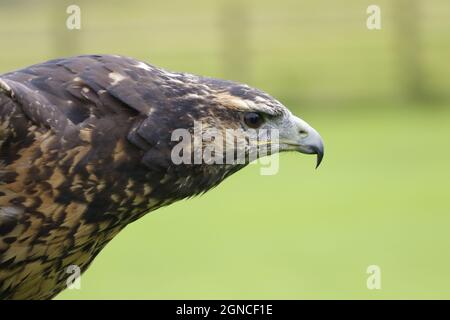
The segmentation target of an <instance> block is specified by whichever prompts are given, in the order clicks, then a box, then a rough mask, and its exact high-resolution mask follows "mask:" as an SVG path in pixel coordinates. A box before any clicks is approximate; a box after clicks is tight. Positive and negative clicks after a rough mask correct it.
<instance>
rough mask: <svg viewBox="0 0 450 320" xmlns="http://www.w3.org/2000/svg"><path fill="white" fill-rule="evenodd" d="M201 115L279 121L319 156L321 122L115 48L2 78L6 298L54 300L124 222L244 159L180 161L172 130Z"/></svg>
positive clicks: (257, 94) (1, 293)
mask: <svg viewBox="0 0 450 320" xmlns="http://www.w3.org/2000/svg"><path fill="white" fill-rule="evenodd" d="M195 121H200V122H201V123H203V124H205V127H214V128H218V130H219V131H223V130H228V129H234V130H241V131H244V132H245V131H246V130H250V129H259V130H261V129H264V128H271V129H277V130H278V132H279V140H278V142H277V143H278V145H277V147H278V149H277V150H278V151H280V152H281V151H299V152H302V153H306V154H317V158H318V163H320V161H321V159H322V156H323V144H322V139H321V137H320V135H319V134H318V132H317V131H316V130H314V129H313V128H312V127H311V126H309V125H308V124H307V123H306V122H305V121H303V120H301V119H300V118H297V117H296V116H294V115H293V114H292V113H291V112H290V111H289V110H288V109H287V108H286V107H284V106H283V105H282V104H281V103H280V102H278V101H277V100H275V99H274V98H272V97H271V96H269V95H268V94H266V93H264V92H262V91H260V90H257V89H254V88H251V87H249V86H247V85H244V84H239V83H236V82H232V81H225V80H218V79H212V78H207V77H201V76H195V75H191V74H187V73H176V72H169V71H166V70H163V69H161V68H158V67H155V66H152V65H149V64H147V63H144V62H141V61H137V60H135V59H132V58H128V57H122V56H115V55H85V56H78V57H72V58H63V59H56V60H51V61H48V62H44V63H40V64H36V65H33V66H30V67H28V68H25V69H21V70H18V71H14V72H10V73H6V74H3V75H0V299H50V298H52V297H54V296H55V295H56V294H58V293H59V292H60V291H62V290H63V289H64V288H65V287H66V279H67V277H68V276H69V274H68V273H67V272H66V271H67V268H68V267H69V266H72V265H76V266H78V267H79V268H80V270H81V271H84V270H86V268H88V266H89V265H90V263H91V262H92V261H93V259H94V258H95V256H96V255H97V254H98V253H99V252H100V251H101V250H102V249H103V248H104V246H105V245H106V244H107V243H108V242H109V241H110V240H111V239H112V238H113V237H114V236H115V235H117V234H118V233H119V232H120V231H121V230H122V229H123V228H124V227H126V226H127V225H128V224H129V223H131V222H133V221H135V220H137V219H139V218H140V217H142V216H143V215H145V214H146V213H148V212H150V211H154V210H156V209H158V208H160V207H162V206H166V205H169V204H171V203H173V202H175V201H178V200H180V199H185V198H189V197H192V196H195V195H198V194H201V193H204V192H206V191H207V190H209V189H211V188H212V187H214V186H216V185H218V184H219V183H220V182H221V181H223V180H224V179H225V178H226V177H228V176H230V175H231V174H232V173H234V172H236V171H238V170H239V169H241V168H243V167H244V166H245V165H246V164H247V163H248V162H244V163H242V162H241V163H237V162H233V163H229V162H223V163H219V162H217V163H214V164H206V163H203V162H202V163H200V164H196V163H181V164H179V163H177V164H176V163H174V161H172V158H171V150H172V149H173V147H174V144H175V143H176V141H173V139H171V133H172V132H174V130H176V129H179V128H184V129H186V130H192V128H193V123H194V122H195ZM246 141H247V140H246ZM211 143H213V142H211ZM244 150H247V151H245V152H248V150H249V149H248V148H244ZM217 153H218V155H219V156H222V155H221V154H220V152H217ZM216 156H217V155H216ZM223 157H225V155H223Z"/></svg>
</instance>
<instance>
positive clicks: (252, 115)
mask: <svg viewBox="0 0 450 320" xmlns="http://www.w3.org/2000/svg"><path fill="white" fill-rule="evenodd" d="M244 122H245V124H246V125H247V126H248V127H249V128H253V129H256V128H259V127H260V126H261V125H262V124H263V123H264V117H263V116H262V115H261V114H259V113H257V112H248V113H246V114H245V115H244Z"/></svg>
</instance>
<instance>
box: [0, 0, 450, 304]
mask: <svg viewBox="0 0 450 320" xmlns="http://www.w3.org/2000/svg"><path fill="white" fill-rule="evenodd" d="M70 4H77V5H79V6H80V7H81V19H82V22H81V23H82V25H81V30H79V31H77V30H72V31H70V30H67V28H66V27H65V23H66V18H67V16H68V15H67V14H66V12H65V11H66V8H67V6H68V5H70ZM371 4H377V5H379V6H380V7H381V14H382V29H381V30H379V31H376V30H373V31H370V30H368V29H367V27H366V19H367V17H368V15H367V14H366V9H367V7H368V6H369V5H371ZM449 17H450V2H449V1H448V0H376V1H372V0H371V1H366V0H342V1H332V0H328V1H324V0H308V1H300V0H277V1H269V0H254V1H236V0H194V1H170V0H165V1H159V0H158V1H154V0H151V1H95V2H94V1H87V0H79V1H75V0H73V1H25V0H14V1H13V0H9V1H5V0H3V1H0V36H1V45H0V48H1V50H0V72H1V73H3V72H7V71H11V70H13V69H16V68H20V67H25V66H27V65H30V64H34V63H37V62H41V61H44V60H47V59H51V58H55V57H60V56H71V55H77V54H88V53H111V54H122V55H127V56H132V57H135V58H138V59H141V60H144V61H146V62H149V63H151V64H155V65H158V66H161V67H164V68H167V69H169V70H175V71H185V72H191V73H195V74H201V75H207V76H212V77H218V78H227V79H233V80H237V81H241V82H246V83H248V84H249V85H252V86H255V87H258V88H260V89H263V90H265V91H267V92H269V93H270V94H272V95H273V96H275V97H276V98H278V99H279V100H280V101H282V102H283V103H284V104H285V105H286V106H287V107H288V108H290V109H291V110H292V111H293V112H294V113H296V114H297V115H298V116H300V117H301V118H303V119H305V120H307V121H308V122H310V123H311V124H313V126H314V127H316V128H317V129H318V130H319V131H320V132H321V134H322V136H323V138H324V140H325V143H326V157H325V161H324V163H323V165H322V167H321V168H320V169H319V170H314V161H315V160H314V159H313V158H312V157H306V156H303V155H299V154H283V155H282V156H281V157H280V158H281V164H280V172H279V174H277V175H274V176H261V175H260V170H259V168H258V166H255V165H252V166H249V167H248V168H247V169H245V170H242V171H241V172H239V173H237V174H235V175H234V176H233V177H231V178H230V179H228V180H227V181H225V182H224V183H223V184H221V185H220V186H219V187H218V188H216V189H214V190H212V191H211V192H209V193H207V194H206V195H204V196H202V197H200V198H196V199H193V200H188V201H182V202H179V203H176V204H174V205H172V206H169V207H166V208H163V209H161V210H158V211H157V212H154V213H151V214H149V215H147V216H146V217H144V218H143V219H141V220H139V221H137V222H135V223H133V224H132V225H130V226H128V227H127V228H126V229H125V230H124V231H123V232H122V233H121V234H120V235H119V236H117V237H116V238H115V239H114V240H113V241H112V242H111V243H110V244H109V245H108V246H107V247H106V249H105V250H104V251H103V252H102V253H101V254H100V255H99V256H98V258H97V259H96V260H95V261H94V263H93V265H92V266H91V268H90V269H89V270H88V271H87V272H86V273H85V274H84V275H83V277H82V281H81V285H82V289H81V290H66V291H65V292H63V293H62V294H60V295H59V296H58V298H60V299H81V298H86V299H91V298H98V299H102V298H136V299H141V298H160V299H163V298H192V299H196V298H203V299H207V298H225V299H227V298H255V299H258V298H275V299H278V298H287V299H291V298H307V299H308V298H326V299H329V298H338V299H341V298H343V299H345V298H362V299H372V298H375V299H378V298H447V299H448V298H450V252H449V251H450V249H449V246H450V200H449V196H450V170H449V164H450V108H449V107H450V90H449V87H450V19H449ZM369 265H378V266H379V267H380V268H381V276H382V288H381V290H368V289H367V287H366V279H367V277H368V275H367V274H366V269H367V267H368V266H369Z"/></svg>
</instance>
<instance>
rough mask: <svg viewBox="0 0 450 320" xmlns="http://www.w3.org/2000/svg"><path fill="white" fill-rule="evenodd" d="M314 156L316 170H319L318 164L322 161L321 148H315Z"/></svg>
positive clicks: (322, 153)
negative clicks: (315, 156)
mask: <svg viewBox="0 0 450 320" xmlns="http://www.w3.org/2000/svg"><path fill="white" fill-rule="evenodd" d="M314 151H315V154H317V164H316V169H317V168H319V166H320V164H321V163H322V160H323V155H324V152H323V147H322V148H316V149H315V150H314Z"/></svg>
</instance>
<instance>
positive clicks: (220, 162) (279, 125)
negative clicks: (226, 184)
mask: <svg viewBox="0 0 450 320" xmlns="http://www.w3.org/2000/svg"><path fill="white" fill-rule="evenodd" d="M167 79H168V80H167ZM167 79H164V81H165V83H167V84H168V85H166V86H165V88H166V90H168V91H166V92H165V94H164V95H165V97H169V99H164V101H165V103H166V104H167V105H166V106H165V107H164V108H161V107H158V108H154V109H153V110H152V111H151V113H150V116H149V118H148V119H153V120H152V124H151V125H148V126H147V127H149V128H150V127H152V128H154V127H159V128H164V130H161V131H160V132H161V134H163V132H165V133H168V132H170V133H171V135H170V137H169V136H166V137H163V136H162V135H159V134H157V135H156V136H155V141H159V143H160V142H161V140H170V141H171V143H170V144H169V145H170V147H166V145H165V144H161V143H160V145H161V146H163V147H161V148H164V149H165V150H166V152H161V148H159V149H158V148H154V149H151V150H150V151H149V152H148V153H147V154H146V157H145V159H144V162H145V161H147V162H148V164H149V166H150V167H152V166H153V167H154V164H155V163H157V162H159V163H162V164H163V169H164V171H165V172H170V173H171V174H170V177H174V176H176V177H179V180H178V182H177V183H175V184H177V185H178V186H179V188H178V194H179V193H180V190H182V189H183V190H185V192H184V193H183V194H185V196H191V195H192V194H198V193H203V192H205V191H207V190H209V189H210V188H212V187H214V186H216V185H217V184H219V183H220V182H221V181H222V180H223V179H224V178H226V177H228V176H229V175H231V174H232V173H234V172H236V171H238V170H240V169H241V168H243V167H244V166H245V165H246V164H248V163H249V162H251V161H253V160H256V159H257V158H259V157H262V156H266V155H271V154H274V153H278V152H286V151H297V152H300V153H304V154H315V155H317V166H319V164H320V163H321V161H322V158H323V155H324V147H323V142H322V138H321V136H320V135H319V133H318V132H317V131H316V130H315V129H314V128H313V127H311V126H310V125H309V124H308V123H306V122H305V121H304V120H302V119H300V118H298V117H296V116H295V115H293V114H292V113H291V112H290V111H289V110H288V109H287V108H286V107H285V106H283V105H282V104H281V103H280V102H279V101H277V100H276V99H274V98H273V97H271V96H270V95H268V94H266V93H264V92H262V91H260V90H258V89H255V88H251V87H249V86H247V85H244V84H238V83H235V82H231V81H224V80H217V79H211V78H205V77H198V76H192V75H188V74H173V73H170V74H169V76H167ZM174 120H175V121H174ZM169 153H170V155H169ZM162 154H165V159H164V160H163V161H160V160H161V155H162ZM169 159H170V160H169ZM175 172H176V174H174V173H175ZM193 177H195V178H193ZM173 184H174V182H173V181H171V185H173ZM165 192H168V191H167V190H166V191H165Z"/></svg>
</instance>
